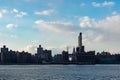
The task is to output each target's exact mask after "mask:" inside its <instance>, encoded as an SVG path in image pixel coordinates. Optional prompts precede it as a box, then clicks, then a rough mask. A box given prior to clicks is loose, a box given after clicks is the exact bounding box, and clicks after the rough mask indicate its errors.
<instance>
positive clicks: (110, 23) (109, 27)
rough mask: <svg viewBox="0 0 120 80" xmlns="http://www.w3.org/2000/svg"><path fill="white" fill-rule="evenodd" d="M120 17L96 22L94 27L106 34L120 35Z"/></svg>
mask: <svg viewBox="0 0 120 80" xmlns="http://www.w3.org/2000/svg"><path fill="white" fill-rule="evenodd" d="M119 21H120V15H113V16H108V17H106V18H105V19H103V20H99V21H95V22H94V23H93V26H94V27H95V28H99V29H100V30H104V31H106V32H112V33H118V34H120V31H119V30H120V22H119Z"/></svg>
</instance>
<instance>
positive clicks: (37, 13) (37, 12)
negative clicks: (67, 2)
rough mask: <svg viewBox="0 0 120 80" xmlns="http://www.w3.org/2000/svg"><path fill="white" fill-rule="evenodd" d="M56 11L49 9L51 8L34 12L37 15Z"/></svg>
mask: <svg viewBox="0 0 120 80" xmlns="http://www.w3.org/2000/svg"><path fill="white" fill-rule="evenodd" d="M54 12H55V10H53V9H49V10H43V11H36V12H35V13H34V14H36V15H45V16H46V15H51V14H53V13H54Z"/></svg>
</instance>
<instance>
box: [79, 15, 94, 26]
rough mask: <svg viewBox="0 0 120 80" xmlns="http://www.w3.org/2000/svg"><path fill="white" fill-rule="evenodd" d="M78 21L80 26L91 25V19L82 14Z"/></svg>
mask: <svg viewBox="0 0 120 80" xmlns="http://www.w3.org/2000/svg"><path fill="white" fill-rule="evenodd" d="M79 21H80V24H79V25H80V27H81V28H87V27H92V25H91V21H92V20H91V19H90V18H89V17H88V16H84V17H82V18H80V19H79Z"/></svg>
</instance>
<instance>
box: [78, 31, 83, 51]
mask: <svg viewBox="0 0 120 80" xmlns="http://www.w3.org/2000/svg"><path fill="white" fill-rule="evenodd" d="M78 47H79V52H81V50H82V33H81V32H80V34H79V36H78Z"/></svg>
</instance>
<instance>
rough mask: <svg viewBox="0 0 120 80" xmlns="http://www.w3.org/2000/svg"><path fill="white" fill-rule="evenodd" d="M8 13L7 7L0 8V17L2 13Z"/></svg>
mask: <svg viewBox="0 0 120 80" xmlns="http://www.w3.org/2000/svg"><path fill="white" fill-rule="evenodd" d="M6 13H8V10H7V9H2V10H0V18H2V17H3V15H4V14H6Z"/></svg>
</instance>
